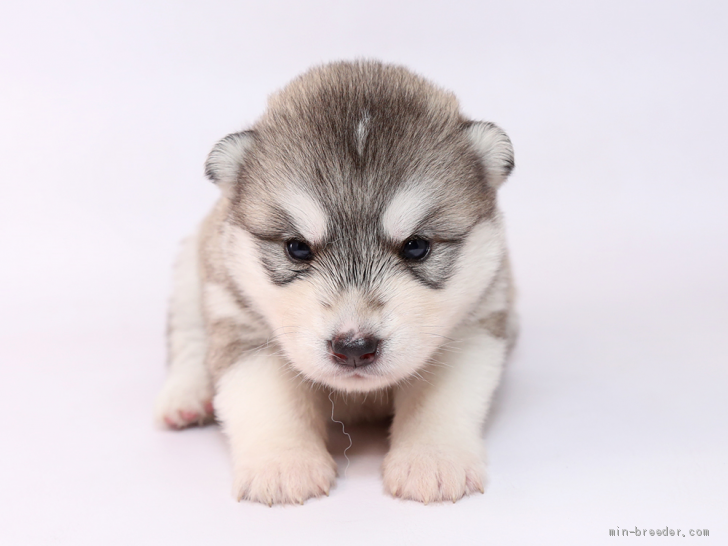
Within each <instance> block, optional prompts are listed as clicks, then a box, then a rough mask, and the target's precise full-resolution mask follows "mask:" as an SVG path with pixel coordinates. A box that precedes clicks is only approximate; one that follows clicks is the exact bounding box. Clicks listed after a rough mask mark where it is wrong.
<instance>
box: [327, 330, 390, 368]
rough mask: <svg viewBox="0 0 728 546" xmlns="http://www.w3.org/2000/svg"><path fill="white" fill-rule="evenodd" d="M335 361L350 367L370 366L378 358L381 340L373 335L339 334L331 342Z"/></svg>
mask: <svg viewBox="0 0 728 546" xmlns="http://www.w3.org/2000/svg"><path fill="white" fill-rule="evenodd" d="M329 347H330V350H331V354H332V355H333V357H334V361H335V362H336V363H337V364H341V365H342V366H349V367H350V368H363V367H364V366H369V364H372V363H373V362H374V361H375V360H376V359H377V349H378V348H379V340H378V339H377V338H375V337H373V336H355V335H354V334H353V333H348V334H339V335H337V336H335V337H334V339H332V340H331V341H330V342H329Z"/></svg>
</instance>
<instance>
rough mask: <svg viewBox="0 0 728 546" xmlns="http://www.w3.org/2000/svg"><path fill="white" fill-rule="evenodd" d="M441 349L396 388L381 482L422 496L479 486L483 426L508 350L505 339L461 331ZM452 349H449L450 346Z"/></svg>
mask: <svg viewBox="0 0 728 546" xmlns="http://www.w3.org/2000/svg"><path fill="white" fill-rule="evenodd" d="M453 346H454V348H453V349H452V350H450V351H442V352H441V353H439V354H438V355H437V356H436V358H435V359H433V363H432V364H431V365H430V366H429V367H428V369H427V372H426V373H425V375H424V379H423V380H415V381H411V382H409V383H405V384H403V385H401V386H399V387H397V388H396V389H395V400H394V408H395V417H394V421H393V423H392V432H391V434H392V441H391V448H390V451H389V453H388V455H387V457H386V459H385V461H384V466H383V472H384V485H385V487H386V488H387V489H388V490H389V491H390V492H391V493H392V494H393V495H397V496H399V497H403V498H406V499H412V500H417V501H421V502H424V503H427V502H432V501H444V500H452V501H456V500H457V499H459V498H461V497H462V496H464V495H467V494H469V493H474V492H476V491H480V492H482V491H483V484H484V479H485V474H484V465H483V453H482V447H481V445H482V442H481V438H480V434H481V426H482V424H483V421H484V419H485V415H486V414H487V411H488V406H489V404H490V400H491V398H492V394H493V391H494V390H495V388H496V386H497V385H498V381H499V379H500V375H501V370H502V368H503V362H504V359H505V355H506V342H505V340H503V339H496V338H494V337H492V336H489V335H487V334H483V333H482V332H477V333H475V332H470V333H462V334H460V335H459V336H458V338H457V339H456V343H454V344H453ZM453 351H454V352H453Z"/></svg>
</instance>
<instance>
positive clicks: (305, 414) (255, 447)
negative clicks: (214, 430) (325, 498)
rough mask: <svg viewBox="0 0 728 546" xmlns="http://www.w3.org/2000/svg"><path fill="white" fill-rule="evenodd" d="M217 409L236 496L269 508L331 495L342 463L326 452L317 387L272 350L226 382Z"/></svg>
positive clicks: (243, 365) (229, 372) (323, 417)
mask: <svg viewBox="0 0 728 546" xmlns="http://www.w3.org/2000/svg"><path fill="white" fill-rule="evenodd" d="M215 409H216V411H217V413H218V416H219V418H220V420H221V422H222V424H223V429H224V431H225V433H226V434H227V436H228V438H229V440H230V449H231V451H232V455H233V461H234V484H233V495H234V496H235V497H236V498H237V499H238V500H240V499H247V500H252V501H257V502H262V503H265V504H273V503H300V504H302V503H303V501H304V500H306V499H308V498H310V497H316V496H320V495H324V494H326V495H327V494H328V493H329V489H330V488H331V486H332V484H333V482H334V478H335V476H336V464H335V463H334V460H333V458H332V457H331V455H330V454H329V453H328V451H327V450H326V437H325V434H326V418H327V417H326V416H327V413H326V411H325V410H324V408H323V407H322V406H321V403H320V400H319V399H318V397H317V396H316V394H315V392H314V391H313V390H312V388H311V387H310V386H309V385H307V384H305V383H303V382H302V381H301V380H300V379H298V378H296V374H295V373H293V372H292V371H291V370H290V369H288V366H287V364H286V362H285V361H284V360H283V359H281V358H280V357H279V356H276V355H275V354H273V353H272V352H270V351H268V350H263V351H260V352H258V353H256V354H253V355H250V356H249V357H247V358H245V359H242V360H241V361H240V362H238V363H237V364H235V365H234V366H233V367H231V368H230V369H229V370H227V372H226V373H225V374H224V375H223V377H222V378H221V379H220V381H219V384H218V392H217V395H216V397H215Z"/></svg>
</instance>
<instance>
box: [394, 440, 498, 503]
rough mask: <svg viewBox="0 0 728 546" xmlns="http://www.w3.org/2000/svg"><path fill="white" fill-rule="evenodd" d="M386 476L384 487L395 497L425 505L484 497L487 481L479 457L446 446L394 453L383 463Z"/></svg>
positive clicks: (410, 449)
mask: <svg viewBox="0 0 728 546" xmlns="http://www.w3.org/2000/svg"><path fill="white" fill-rule="evenodd" d="M383 472H384V486H385V488H386V489H387V490H388V491H389V492H390V493H391V494H392V495H394V496H395V497H401V498H403V499H411V500H416V501H419V502H424V503H425V504H427V503H428V502H441V501H448V500H449V501H453V502H455V501H457V500H458V499H461V498H462V497H464V496H465V495H469V494H471V493H475V492H476V491H479V492H481V493H482V492H483V483H484V477H485V469H484V465H483V461H482V459H481V457H480V456H479V455H478V454H476V453H470V452H459V451H457V450H454V449H452V448H450V447H447V446H439V447H436V446H420V447H413V448H409V449H393V450H392V451H390V452H389V453H388V454H387V457H386V458H385V459H384V465H383Z"/></svg>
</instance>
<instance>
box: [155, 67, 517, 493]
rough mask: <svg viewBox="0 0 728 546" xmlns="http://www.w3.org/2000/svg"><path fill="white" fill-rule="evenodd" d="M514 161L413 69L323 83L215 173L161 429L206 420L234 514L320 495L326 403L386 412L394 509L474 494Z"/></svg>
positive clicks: (329, 71)
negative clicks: (221, 455)
mask: <svg viewBox="0 0 728 546" xmlns="http://www.w3.org/2000/svg"><path fill="white" fill-rule="evenodd" d="M512 168H513V149H512V147H511V142H510V140H509V139H508V137H507V136H506V135H505V133H504V132H503V131H502V130H500V129H499V128H498V127H496V126H495V125H493V124H491V123H485V122H473V121H470V120H467V119H465V118H464V117H463V116H462V115H461V113H460V110H459V105H458V102H457V99H456V98H455V97H454V96H453V95H452V94H451V93H449V92H446V91H444V90H442V89H440V88H438V87H436V86H435V85H433V84H431V83H429V82H428V81H426V80H424V79H422V78H421V77H419V76H417V75H415V74H413V73H412V72H410V71H408V70H407V69H405V68H403V67H399V66H391V65H386V64H381V63H378V62H365V61H361V62H353V63H349V62H339V63H333V64H328V65H325V66H321V67H317V68H314V69H312V70H310V71H308V72H306V73H305V74H303V75H302V76H300V77H298V78H297V79H295V80H293V81H292V82H291V83H290V84H288V85H287V86H286V87H285V88H284V89H282V90H281V91H279V92H278V93H276V94H274V95H273V96H272V97H271V98H270V100H269V105H268V110H267V111H266V113H265V114H264V115H263V116H262V117H261V118H260V120H259V121H258V122H257V123H256V124H255V125H254V126H253V127H252V128H251V129H250V130H248V131H244V132H241V133H235V134H232V135H229V136H227V137H225V138H224V139H222V140H221V141H220V142H218V143H217V145H216V146H215V147H214V149H213V150H212V152H211V153H210V156H209V158H208V160H207V164H206V173H207V175H208V176H209V177H210V178H211V179H212V180H213V181H214V182H215V183H216V184H217V185H218V186H219V188H220V190H221V196H220V199H219V201H218V202H217V204H216V205H215V207H214V208H213V210H212V211H211V212H210V214H209V215H208V216H207V218H206V219H205V220H204V222H203V224H202V225H201V227H200V229H199V231H198V232H197V233H196V234H195V235H194V236H192V237H191V238H189V239H188V240H186V241H185V243H184V244H183V249H182V252H181V255H180V257H179V261H178V263H177V265H176V268H175V281H174V292H173V295H172V299H171V306H170V314H169V352H170V366H169V373H168V377H167V380H166V383H165V385H164V388H163V390H162V392H161V394H160V396H159V398H158V401H157V410H156V411H157V419H158V420H159V422H160V423H162V424H166V425H167V426H169V427H172V428H182V427H185V426H187V425H191V424H201V423H203V422H205V421H208V420H210V419H211V418H212V412H213V406H214V412H215V414H216V416H217V419H218V420H219V421H220V423H221V424H222V428H223V430H224V432H225V434H226V435H227V436H228V438H229V442H230V448H231V451H232V459H233V465H234V476H235V483H234V494H235V496H236V497H237V498H238V499H248V500H252V501H258V502H263V503H267V504H272V503H300V502H303V501H304V500H306V499H307V498H310V497H315V496H319V495H322V494H327V493H328V491H329V488H330V487H331V486H332V484H333V483H334V480H335V477H336V466H335V463H334V460H333V459H332V457H331V455H330V454H329V453H328V451H327V449H326V430H327V423H328V421H329V418H330V414H331V405H330V404H331V403H330V401H329V400H328V396H329V395H330V393H331V392H334V393H335V396H341V395H342V393H347V394H346V395H347V399H348V403H347V404H346V405H345V406H344V405H343V404H341V405H340V406H341V407H340V408H337V413H339V411H338V410H343V411H344V412H346V415H344V416H343V418H344V420H345V421H347V422H351V421H355V420H360V419H367V420H370V419H377V418H380V417H381V418H384V417H386V416H388V415H393V421H392V426H391V447H390V450H389V453H388V455H387V456H386V458H385V461H384V465H383V475H384V484H385V487H386V489H387V490H389V491H390V492H391V493H392V494H393V495H396V496H399V497H402V498H407V499H414V500H417V501H422V502H431V501H443V500H453V501H454V500H457V499H459V498H461V497H463V496H464V495H467V494H469V493H473V492H475V491H481V492H482V491H483V483H484V468H483V453H482V452H481V451H482V440H481V426H482V424H483V421H484V419H485V416H486V413H487V411H488V406H489V403H490V400H491V397H492V394H493V391H494V389H495V388H496V386H497V384H498V381H499V378H500V375H501V370H502V367H503V363H504V360H505V358H506V354H507V351H508V347H509V345H510V343H511V341H512V340H513V338H514V336H515V330H516V326H515V318H514V313H513V310H512V299H513V298H512V286H511V274H510V270H509V266H508V259H507V254H506V245H505V239H504V230H503V225H502V220H501V215H500V213H499V210H498V207H497V205H496V190H497V188H498V187H499V186H500V184H501V183H502V182H503V181H504V180H505V179H506V177H507V176H508V175H509V174H510V172H511V170H512Z"/></svg>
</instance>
